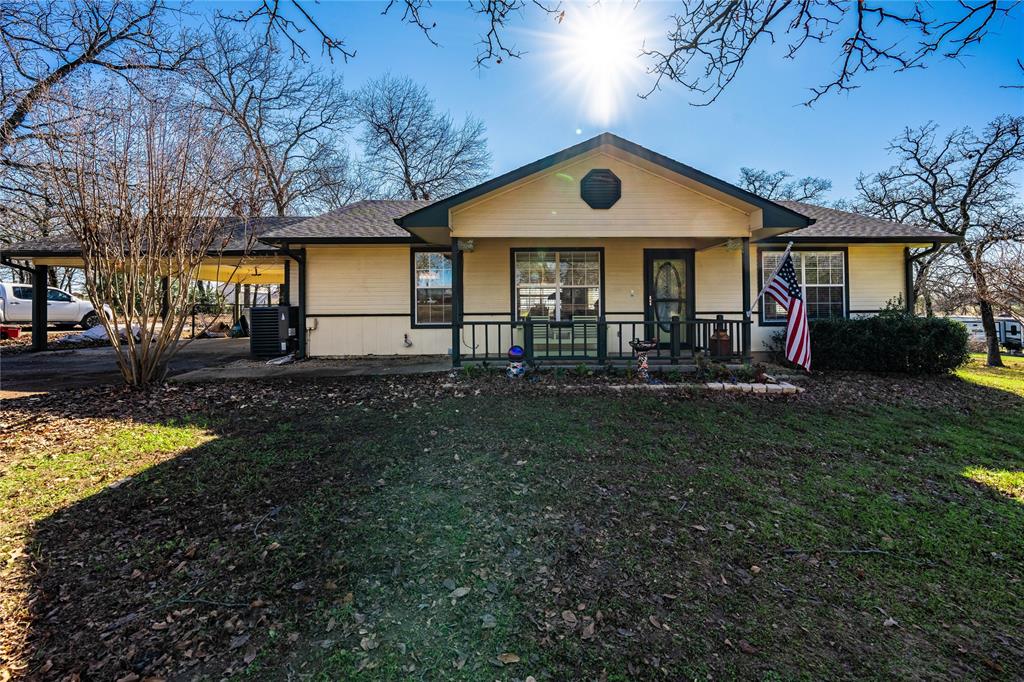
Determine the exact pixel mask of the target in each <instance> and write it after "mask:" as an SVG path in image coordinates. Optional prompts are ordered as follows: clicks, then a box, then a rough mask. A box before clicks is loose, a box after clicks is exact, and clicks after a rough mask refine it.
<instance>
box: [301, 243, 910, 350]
mask: <svg viewBox="0 0 1024 682" xmlns="http://www.w3.org/2000/svg"><path fill="white" fill-rule="evenodd" d="M698 245H699V244H698V243H697V242H695V241H694V240H688V239H637V238H633V239H596V238H591V239H485V238H479V239H476V240H475V244H474V250H473V251H472V252H470V253H466V254H464V257H463V258H464V275H465V285H464V311H465V319H466V321H484V320H501V321H504V320H508V319H509V316H510V312H511V301H510V299H509V295H510V292H511V272H510V252H511V249H513V248H548V249H552V250H554V249H558V248H566V247H603V248H604V291H605V299H606V300H605V302H604V305H603V309H604V310H605V311H606V312H607V313H608V319H609V320H612V321H614V320H632V319H640V318H641V317H642V315H643V309H644V301H643V295H644V281H643V257H644V249H651V248H657V249H665V248H695V247H697V246H698ZM830 248H838V247H830ZM307 258H308V261H307V263H308V264H307V286H308V289H307V294H306V305H307V311H308V312H307V315H308V320H309V322H308V323H309V324H310V325H313V326H315V329H314V330H313V331H312V332H311V333H310V338H309V344H310V345H309V350H310V354H311V355H314V356H350V355H434V354H438V355H441V354H446V353H448V352H449V348H450V346H451V331H450V330H449V329H446V328H439V329H413V328H412V323H411V320H410V318H409V306H410V293H409V286H410V277H411V273H410V266H409V247H407V246H345V247H316V248H313V247H310V248H308V249H307ZM757 259H758V254H757V245H756V244H753V245H751V248H750V264H751V273H750V295H751V298H753V296H754V295H756V293H757V291H758V289H759V288H760V283H759V282H758V281H757V262H758V261H757ZM694 260H695V277H694V279H695V289H696V291H695V298H696V312H697V313H699V314H700V316H701V317H710V316H713V315H714V314H717V313H723V314H725V316H726V318H727V319H741V318H742V315H741V309H742V305H743V303H742V292H741V287H740V281H741V272H742V270H741V261H742V259H741V252H740V251H738V250H735V249H729V248H726V247H723V246H718V247H713V248H707V249H703V250H697V251H696V252H695V256H694ZM293 274H295V279H294V280H293V281H295V282H297V281H298V278H297V272H295V271H294V270H293ZM847 283H848V284H847V285H848V287H849V293H850V308H851V310H878V309H879V308H881V307H883V306H884V305H885V303H886V302H887V301H888V300H889V299H892V298H894V297H896V296H901V295H903V293H904V292H903V287H904V283H903V246H902V245H899V244H895V245H850V246H849V269H848V271H847ZM293 301H297V291H296V293H295V298H293ZM755 303H756V302H755ZM328 315H349V317H330V316H328ZM778 330H779V327H773V326H765V327H761V326H759V325H758V323H757V315H756V314H755V315H754V328H753V331H752V343H751V349H752V350H753V351H755V352H756V351H761V350H764V348H765V343H767V341H768V340H769V338H770V337H771V335H772V334H774V333H776V332H777V331H778ZM482 333H483V332H482V330H478V334H482ZM491 333H492V334H494V333H495V332H494V331H493V330H492V331H491ZM503 333H506V334H507V331H506V332H503ZM613 333H614V332H612V333H610V338H609V339H608V343H609V348H616V347H617V344H618V339H617V338H612V334H613ZM406 340H408V341H409V342H411V343H412V345H411V346H408V345H406ZM516 340H517V341H520V340H519V339H516ZM491 341H492V344H494V343H496V339H493V338H492V340H491ZM477 343H478V345H481V346H482V344H483V338H482V336H481V337H479V338H478V339H477ZM509 343H510V341H509V340H508V339H507V338H503V339H502V345H508V344H509ZM471 346H472V339H471V331H464V333H463V338H462V353H463V354H464V355H468V354H469V353H470V350H471Z"/></svg>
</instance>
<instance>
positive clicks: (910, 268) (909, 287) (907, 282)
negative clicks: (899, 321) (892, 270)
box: [903, 246, 916, 314]
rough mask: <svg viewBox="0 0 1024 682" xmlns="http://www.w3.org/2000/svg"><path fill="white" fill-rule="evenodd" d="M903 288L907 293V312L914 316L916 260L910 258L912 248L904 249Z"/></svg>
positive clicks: (905, 303)
mask: <svg viewBox="0 0 1024 682" xmlns="http://www.w3.org/2000/svg"><path fill="white" fill-rule="evenodd" d="M903 287H904V289H905V290H906V292H907V296H906V300H905V301H904V305H905V306H906V308H907V312H908V313H911V314H913V312H914V304H915V303H916V301H915V300H914V260H913V259H912V258H911V257H910V247H909V246H907V247H904V248H903Z"/></svg>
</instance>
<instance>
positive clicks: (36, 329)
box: [32, 265, 50, 350]
mask: <svg viewBox="0 0 1024 682" xmlns="http://www.w3.org/2000/svg"><path fill="white" fill-rule="evenodd" d="M49 270H50V267H49V266H48V265H36V266H35V267H34V268H32V350H46V322H47V320H46V312H47V310H46V301H47V299H46V292H47V286H46V282H47V280H48V279H49V275H50V272H49Z"/></svg>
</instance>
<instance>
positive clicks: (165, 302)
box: [160, 277, 171, 322]
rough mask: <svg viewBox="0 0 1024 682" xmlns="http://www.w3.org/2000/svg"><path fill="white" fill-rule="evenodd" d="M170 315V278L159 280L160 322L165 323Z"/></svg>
mask: <svg viewBox="0 0 1024 682" xmlns="http://www.w3.org/2000/svg"><path fill="white" fill-rule="evenodd" d="M170 313H171V278H170V277H161V278H160V321H161V322H166V321H167V316H168V315H170Z"/></svg>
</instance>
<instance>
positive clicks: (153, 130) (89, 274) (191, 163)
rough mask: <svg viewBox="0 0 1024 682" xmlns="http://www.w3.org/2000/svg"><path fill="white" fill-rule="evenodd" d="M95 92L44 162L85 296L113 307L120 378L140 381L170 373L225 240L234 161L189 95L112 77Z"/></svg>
mask: <svg viewBox="0 0 1024 682" xmlns="http://www.w3.org/2000/svg"><path fill="white" fill-rule="evenodd" d="M147 89H148V90H149V92H151V93H153V92H160V91H161V88H158V87H153V88H147ZM100 98H101V99H102V101H98V102H94V103H90V104H92V105H93V106H90V107H89V111H90V112H91V113H88V114H86V115H84V116H83V117H81V119H80V120H79V122H78V129H77V130H76V131H75V133H76V135H75V138H74V139H75V140H76V141H77V142H78V143H76V144H73V145H69V144H66V143H63V141H60V142H59V143H57V144H54V145H53V146H52V147H51V160H50V163H49V164H48V165H49V167H50V172H51V184H52V187H53V196H54V200H55V205H56V206H57V208H58V210H59V212H60V216H61V218H62V219H63V221H64V222H65V223H66V225H67V226H68V229H69V230H70V232H71V234H72V235H73V236H74V238H75V239H76V240H77V241H78V242H79V244H80V245H81V250H82V260H83V262H84V274H85V286H86V290H87V292H88V295H89V298H90V300H91V301H92V303H93V305H94V306H96V308H97V309H101V306H102V305H103V304H105V303H109V304H111V306H112V307H113V308H114V310H115V314H114V318H113V319H107V318H106V316H101V317H102V323H103V326H104V328H105V329H106V331H107V334H108V336H109V338H110V341H111V344H112V346H113V348H114V350H115V352H116V357H117V362H118V366H119V367H120V369H121V373H122V374H123V376H124V379H125V381H126V382H127V383H128V384H130V385H136V386H137V385H143V384H147V383H150V382H153V381H159V380H161V379H162V378H163V376H164V374H165V372H166V369H167V363H168V361H169V360H170V359H171V358H172V357H173V355H174V354H175V352H176V351H177V349H178V339H179V338H180V336H181V331H182V328H183V326H184V324H185V321H186V320H187V319H188V317H189V316H188V311H189V310H190V309H191V303H192V300H193V297H194V296H195V287H194V286H193V282H194V280H195V279H196V277H197V275H198V272H199V267H200V264H201V262H202V261H203V259H204V258H207V257H208V254H209V253H210V252H211V251H212V252H215V251H216V250H217V249H218V248H219V247H222V246H223V244H219V243H218V240H222V239H224V238H225V237H224V236H223V235H224V230H223V221H222V219H221V218H220V217H219V215H220V214H221V212H220V209H221V206H222V197H221V196H220V194H219V192H218V190H217V187H218V186H220V185H221V184H222V182H221V181H222V178H223V175H224V174H225V173H226V172H229V171H230V169H228V168H225V161H224V159H225V158H226V154H225V150H224V147H223V144H224V142H223V140H224V138H223V137H221V136H220V135H219V134H218V133H219V132H220V131H219V130H218V127H217V125H216V123H215V122H214V121H211V116H210V115H209V113H208V112H206V111H204V110H201V109H200V108H199V107H197V106H195V105H194V104H191V103H188V104H184V105H183V104H182V103H181V102H178V101H175V99H174V97H173V95H162V96H160V97H153V96H149V97H143V96H141V95H139V94H138V92H137V91H135V90H134V89H132V88H128V87H122V88H116V87H113V84H112V86H111V93H110V94H105V95H102V96H100ZM162 280H163V281H166V282H168V284H169V286H167V287H166V292H167V294H166V295H167V297H168V299H169V301H168V302H169V305H168V306H167V307H166V309H164V296H165V293H164V292H165V289H164V287H163V286H162Z"/></svg>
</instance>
